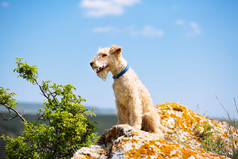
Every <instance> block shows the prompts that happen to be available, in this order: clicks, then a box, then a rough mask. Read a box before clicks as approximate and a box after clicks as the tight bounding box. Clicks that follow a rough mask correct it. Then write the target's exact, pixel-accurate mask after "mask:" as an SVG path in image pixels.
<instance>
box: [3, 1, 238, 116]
mask: <svg viewBox="0 0 238 159" xmlns="http://www.w3.org/2000/svg"><path fill="white" fill-rule="evenodd" d="M237 17H238V1H237V0H229V1H227V0H209V1H208V0H194V1H190V0H169V1H167V0H150V1H145V0H71V1H65V0H57V1H56V0H52V1H46V0H41V1H30V0H21V1H14V0H5V1H3V0H0V68H1V69H0V77H1V78H0V86H3V87H5V88H10V89H11V90H12V91H14V92H16V93H17V94H18V95H17V96H16V98H17V100H19V101H24V102H41V101H42V100H43V97H41V95H40V91H39V90H38V88H36V86H33V85H32V84H30V83H27V82H26V81H24V80H22V79H19V78H17V74H16V73H13V71H12V70H13V69H14V68H15V67H16V65H15V57H23V58H24V60H26V61H27V62H28V63H29V64H30V65H37V66H38V68H39V80H40V81H42V80H51V81H54V82H57V83H59V84H69V83H70V84H72V85H74V86H75V87H76V88H77V91H76V93H77V94H79V95H81V96H82V97H83V98H85V99H86V100H87V102H86V104H87V105H92V106H95V107H96V108H97V107H99V108H100V107H101V108H102V107H105V108H115V103H114V95H113V91H112V88H111V84H112V82H113V81H112V78H111V75H109V76H108V79H107V81H106V82H103V81H102V80H101V79H99V78H98V77H97V76H96V73H95V72H94V71H93V70H92V69H91V68H90V65H89V62H90V60H91V59H92V58H93V57H94V56H95V55H96V53H97V49H98V47H107V46H111V45H112V44H116V45H119V46H121V47H122V54H123V56H124V57H125V59H126V60H127V61H128V63H129V64H130V66H131V67H132V68H133V69H134V70H135V71H136V73H137V75H138V76H139V78H140V79H141V81H142V82H143V83H144V84H145V86H146V87H147V88H148V90H149V91H150V93H151V96H152V99H153V101H154V104H161V103H165V102H179V103H181V104H183V105H186V106H188V107H189V108H191V109H192V110H194V111H195V112H197V113H200V114H204V113H205V114H206V115H208V116H217V117H221V116H225V112H224V111H223V110H222V108H221V106H220V105H219V103H218V101H217V100H216V98H215V95H216V96H218V97H219V98H220V100H221V102H222V103H223V104H224V106H225V107H226V108H227V110H228V112H229V113H230V114H231V116H234V115H237V114H236V113H235V107H234V102H233V97H235V98H236V99H237V100H238V80H237V79H238V52H237V50H238V29H237V28H238V18H237ZM198 105H199V106H198Z"/></svg>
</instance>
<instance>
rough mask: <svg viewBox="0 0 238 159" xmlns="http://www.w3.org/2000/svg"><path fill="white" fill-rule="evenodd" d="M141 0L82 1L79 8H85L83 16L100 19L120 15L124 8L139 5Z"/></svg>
mask: <svg viewBox="0 0 238 159" xmlns="http://www.w3.org/2000/svg"><path fill="white" fill-rule="evenodd" d="M140 2H141V0H82V1H81V2H80V3H79V7H81V8H85V9H86V12H85V15H86V16H89V17H102V16H106V15H122V14H123V13H124V12H125V7H126V6H132V5H134V4H136V3H140Z"/></svg>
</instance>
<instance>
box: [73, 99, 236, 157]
mask: <svg viewBox="0 0 238 159" xmlns="http://www.w3.org/2000/svg"><path fill="white" fill-rule="evenodd" d="M155 107H156V108H157V109H158V113H159V114H160V116H161V123H162V125H164V126H166V127H168V128H169V129H170V130H172V131H174V133H173V134H165V138H164V139H163V138H159V137H158V136H157V135H156V134H154V133H149V132H145V131H141V130H137V129H134V128H133V127H131V126H128V125H116V126H113V127H112V128H111V129H108V130H106V131H105V132H104V133H103V135H102V136H101V137H100V139H99V140H98V142H97V144H96V145H92V146H90V147H83V148H81V149H79V150H78V151H77V152H76V153H75V154H74V156H73V157H72V159H82V158H90V159H108V158H110V159H124V158H128V159H129V158H159V159H163V158H172V159H180V158H181V159H182V158H184V159H195V158H196V159H197V158H201V159H206V158H207V159H210V158H214V159H225V158H228V157H226V156H220V155H218V154H216V153H215V152H217V153H220V154H231V153H232V149H233V148H237V138H238V131H237V129H235V128H234V127H232V126H230V125H229V124H227V123H225V122H221V121H218V120H213V119H209V118H206V117H204V116H202V115H199V114H196V113H194V112H193V111H192V110H190V109H188V108H187V107H186V106H183V105H181V104H178V103H165V104H162V105H156V106H155ZM207 150H209V151H207ZM212 151H213V152H212Z"/></svg>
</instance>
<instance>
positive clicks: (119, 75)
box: [112, 65, 130, 79]
mask: <svg viewBox="0 0 238 159" xmlns="http://www.w3.org/2000/svg"><path fill="white" fill-rule="evenodd" d="M129 68H130V66H129V65H127V66H126V68H125V69H124V70H123V71H121V73H119V74H118V75H116V76H113V77H112V78H113V79H119V78H120V77H121V76H122V75H124V74H125V73H126V71H128V69H129Z"/></svg>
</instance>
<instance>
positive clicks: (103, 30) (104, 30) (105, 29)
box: [93, 26, 114, 33]
mask: <svg viewBox="0 0 238 159" xmlns="http://www.w3.org/2000/svg"><path fill="white" fill-rule="evenodd" d="M113 30H114V28H113V27H110V26H106V27H95V28H93V32H95V33H108V32H112V31H113Z"/></svg>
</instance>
